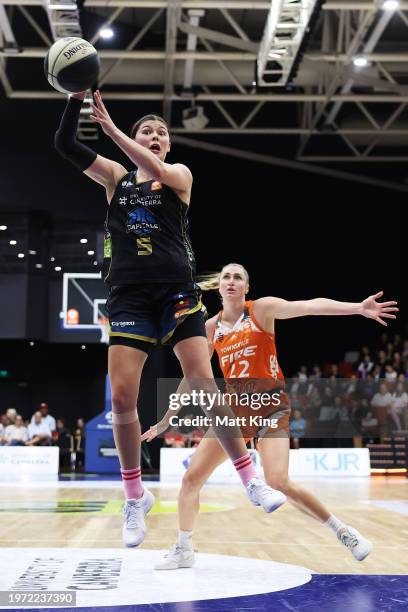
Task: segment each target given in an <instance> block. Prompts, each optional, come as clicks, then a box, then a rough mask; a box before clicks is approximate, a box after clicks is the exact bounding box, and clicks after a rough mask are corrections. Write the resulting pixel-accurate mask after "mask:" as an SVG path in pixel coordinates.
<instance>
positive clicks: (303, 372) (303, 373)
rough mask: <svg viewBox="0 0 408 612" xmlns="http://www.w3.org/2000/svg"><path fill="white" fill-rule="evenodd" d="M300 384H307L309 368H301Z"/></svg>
mask: <svg viewBox="0 0 408 612" xmlns="http://www.w3.org/2000/svg"><path fill="white" fill-rule="evenodd" d="M298 379H299V383H305V382H307V367H306V366H305V365H302V366H300V370H299V372H298Z"/></svg>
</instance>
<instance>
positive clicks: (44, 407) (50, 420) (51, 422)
mask: <svg viewBox="0 0 408 612" xmlns="http://www.w3.org/2000/svg"><path fill="white" fill-rule="evenodd" d="M39 412H40V413H41V416H42V418H43V421H45V422H46V423H47V425H48V429H49V430H50V431H51V432H53V431H55V430H56V428H57V424H56V422H55V419H54V417H53V416H51V415H50V414H48V404H47V403H46V402H41V404H40V410H39ZM35 415H36V413H34V414H33V416H32V417H31V423H34V417H35Z"/></svg>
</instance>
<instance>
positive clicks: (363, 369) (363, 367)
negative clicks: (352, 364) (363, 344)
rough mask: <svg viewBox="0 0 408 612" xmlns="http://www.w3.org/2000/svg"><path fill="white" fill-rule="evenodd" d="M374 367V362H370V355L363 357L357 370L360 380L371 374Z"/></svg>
mask: <svg viewBox="0 0 408 612" xmlns="http://www.w3.org/2000/svg"><path fill="white" fill-rule="evenodd" d="M373 367H374V362H373V361H371V357H370V355H365V356H364V358H363V361H362V362H361V363H360V364H359V366H358V368H357V370H358V371H359V373H360V376H361V378H365V377H366V376H367V374H369V373H370V372H371V370H372V369H373Z"/></svg>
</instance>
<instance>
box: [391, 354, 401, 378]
mask: <svg viewBox="0 0 408 612" xmlns="http://www.w3.org/2000/svg"><path fill="white" fill-rule="evenodd" d="M392 367H393V368H394V370H395V371H396V372H397V374H402V373H403V371H404V370H403V367H402V359H401V353H398V352H397V353H394V361H393V362H392Z"/></svg>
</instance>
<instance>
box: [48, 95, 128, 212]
mask: <svg viewBox="0 0 408 612" xmlns="http://www.w3.org/2000/svg"><path fill="white" fill-rule="evenodd" d="M84 96H85V92H81V93H78V94H73V95H72V96H71V97H70V99H69V100H68V104H67V106H66V108H65V111H64V114H63V116H62V119H61V123H60V126H59V128H58V130H57V132H56V133H55V139H54V143H55V148H56V149H57V151H58V153H60V154H61V155H62V157H64V159H67V160H68V161H70V162H71V163H72V164H74V166H75V167H76V168H78V169H79V170H81V172H84V174H86V175H87V176H89V178H91V179H92V180H94V181H95V182H97V183H99V184H100V185H103V186H104V187H105V189H106V192H107V196H108V200H110V197H111V196H112V195H113V191H114V189H115V186H116V184H117V183H118V181H119V180H120V179H121V178H122V176H124V175H125V174H126V169H125V168H124V167H123V166H122V165H121V164H118V163H117V162H114V161H112V160H111V159H107V158H106V157H102V156H101V155H98V154H97V153H96V152H95V151H93V150H92V149H90V148H89V147H87V146H86V145H84V144H82V143H81V142H79V141H78V139H77V137H76V133H77V128H78V119H79V113H80V111H81V106H82V101H83V99H84Z"/></svg>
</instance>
